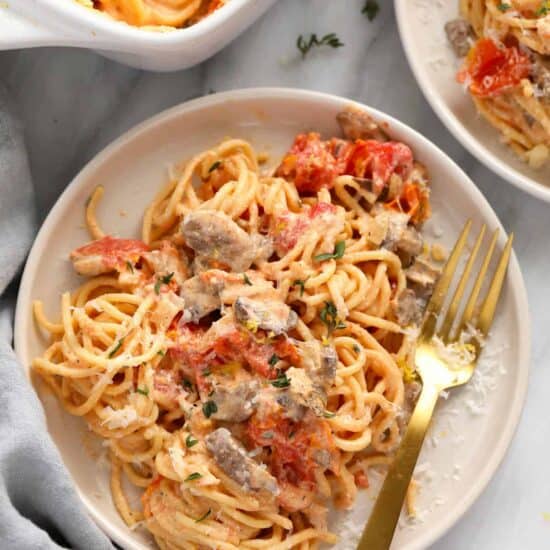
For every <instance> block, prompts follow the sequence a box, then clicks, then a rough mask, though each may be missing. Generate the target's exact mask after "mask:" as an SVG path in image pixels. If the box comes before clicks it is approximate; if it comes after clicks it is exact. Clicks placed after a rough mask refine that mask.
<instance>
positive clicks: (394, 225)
mask: <svg viewBox="0 0 550 550" xmlns="http://www.w3.org/2000/svg"><path fill="white" fill-rule="evenodd" d="M338 121H339V123H340V125H341V127H342V131H343V136H344V137H332V138H330V139H323V138H322V137H321V136H320V135H319V134H316V133H306V134H300V135H298V136H296V138H295V140H294V143H293V144H292V145H291V146H290V148H289V150H288V152H287V153H286V154H285V155H284V157H283V159H282V160H281V162H280V164H279V165H278V166H277V168H276V169H274V170H267V169H264V168H262V167H261V166H260V165H259V163H258V160H257V159H258V156H257V155H256V153H255V151H254V150H253V148H252V146H251V145H250V144H249V143H248V142H246V141H243V140H239V139H230V140H226V141H224V142H222V143H221V144H220V145H218V146H217V147H214V148H212V149H209V150H207V151H203V152H201V153H199V154H197V155H196V156H194V157H193V158H192V159H191V160H189V161H188V162H186V163H184V164H182V165H181V166H180V167H179V168H177V169H175V170H174V171H173V173H172V174H171V177H170V178H169V181H168V182H167V183H166V184H165V185H164V186H163V187H162V188H161V189H160V190H159V192H158V194H157V195H156V197H155V198H154V200H153V201H152V203H151V204H150V206H149V207H148V208H147V210H146V211H145V214H144V218H143V227H142V235H141V239H139V240H138V239H123V238H115V237H112V236H110V235H107V234H105V232H104V230H103V229H102V228H101V224H100V223H99V222H98V220H97V219H96V215H95V208H96V205H97V202H98V200H99V199H100V198H101V195H102V194H103V189H102V188H98V189H96V191H95V192H94V194H93V195H92V197H91V199H90V201H89V202H88V204H87V206H86V219H87V226H88V228H89V230H90V233H91V236H92V238H93V240H92V241H91V242H90V243H88V244H85V245H83V246H81V247H80V248H77V249H76V250H74V251H73V252H72V253H71V255H70V258H71V261H72V263H73V266H74V268H75V270H76V271H77V272H78V273H79V274H80V275H82V276H83V277H85V282H83V284H82V285H81V286H80V287H79V288H77V289H76V290H75V291H73V292H69V291H67V292H65V293H64V294H63V296H62V298H61V319H60V321H59V322H52V321H50V320H48V318H47V317H46V316H45V314H44V312H43V307H42V304H41V302H35V305H34V308H35V316H36V319H37V322H38V325H39V327H40V328H41V329H43V331H44V332H45V333H47V334H49V335H50V337H51V342H50V344H49V345H48V347H47V349H46V350H45V352H44V353H43V355H41V356H40V357H37V358H36V359H35V360H34V362H33V368H34V369H35V371H36V372H37V373H38V374H39V375H40V377H41V378H42V379H43V380H44V381H45V382H46V383H47V385H48V386H49V387H50V388H51V389H52V390H53V392H54V393H55V394H56V396H57V398H58V399H59V401H60V402H61V403H62V404H63V407H64V408H65V409H66V410H67V411H68V412H69V413H70V414H72V415H76V416H81V417H83V418H84V419H85V421H86V422H87V424H88V426H89V427H90V429H91V430H92V431H93V432H94V433H95V434H97V435H98V436H99V437H101V438H103V439H104V440H105V442H104V444H105V445H106V446H107V447H108V452H109V456H110V462H111V490H112V496H113V501H114V503H115V505H116V507H117V509H118V511H119V513H120V515H121V516H122V518H123V519H124V521H125V522H126V523H127V524H128V526H135V525H136V524H138V523H140V522H141V523H142V524H143V525H144V526H145V527H146V528H147V529H148V531H149V532H150V533H151V534H152V535H153V537H154V538H155V540H156V542H157V543H158V546H159V547H160V548H165V549H168V548H170V549H174V548H182V549H183V548H185V549H188V548H189V549H191V548H196V549H198V548H216V549H227V550H229V549H236V548H250V549H254V548H270V550H273V549H279V550H281V549H289V548H301V549H309V548H317V547H318V545H319V544H321V543H331V544H334V543H336V541H337V538H336V536H335V535H334V534H333V533H331V531H330V529H329V526H328V525H327V511H328V509H329V506H331V505H334V506H336V507H339V508H344V509H347V508H350V507H352V506H353V503H354V501H355V498H356V495H357V492H358V490H360V489H362V488H365V487H368V485H369V471H370V470H371V468H373V467H383V466H384V465H387V463H388V461H389V460H391V456H392V453H393V451H394V450H395V448H396V446H397V445H398V443H399V440H400V434H401V432H402V429H403V427H404V425H405V424H406V422H407V418H408V415H409V414H410V410H411V407H412V404H413V402H414V399H415V397H416V395H417V394H418V390H419V382H418V380H417V377H416V374H415V371H414V366H413V364H412V363H413V361H412V360H411V359H412V357H413V354H414V347H415V331H414V330H413V328H412V327H414V325H416V324H418V322H419V321H420V319H421V316H422V311H423V307H424V305H425V304H426V301H427V299H428V298H429V296H430V294H431V291H432V289H433V286H434V283H435V281H436V278H437V275H438V270H437V269H435V268H434V267H433V266H432V265H430V263H429V262H428V261H427V260H426V251H425V249H426V247H425V245H424V243H423V240H422V237H421V236H420V233H419V231H418V229H419V228H420V226H421V224H422V223H423V222H424V220H425V219H426V218H427V217H428V216H429V214H430V206H429V186H428V175H427V172H426V170H425V168H424V167H423V166H422V165H421V164H420V163H418V162H417V161H415V159H414V156H413V152H412V151H411V149H410V148H409V147H408V146H407V145H406V144H404V143H399V142H395V141H391V140H390V139H389V138H388V136H387V135H386V133H385V131H384V129H383V128H381V127H380V126H379V125H377V124H376V123H374V121H373V120H372V119H371V118H370V117H369V116H368V115H366V114H365V113H363V112H360V111H354V110H348V111H344V112H342V113H340V114H339V115H338ZM127 482H129V483H130V484H133V485H134V486H136V487H138V488H141V489H142V490H143V494H142V497H141V505H140V506H136V503H135V502H133V501H131V500H130V499H129V498H128V496H127V495H126V492H125V490H124V485H125V484H126V483H127Z"/></svg>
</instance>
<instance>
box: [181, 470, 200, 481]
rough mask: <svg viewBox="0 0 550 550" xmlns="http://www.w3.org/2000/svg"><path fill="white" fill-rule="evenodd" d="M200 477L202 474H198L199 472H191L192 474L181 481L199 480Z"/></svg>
mask: <svg viewBox="0 0 550 550" xmlns="http://www.w3.org/2000/svg"><path fill="white" fill-rule="evenodd" d="M201 477H202V474H199V472H193V473H192V474H189V475H188V476H187V477H186V478H185V479H184V480H183V481H195V479H200V478H201Z"/></svg>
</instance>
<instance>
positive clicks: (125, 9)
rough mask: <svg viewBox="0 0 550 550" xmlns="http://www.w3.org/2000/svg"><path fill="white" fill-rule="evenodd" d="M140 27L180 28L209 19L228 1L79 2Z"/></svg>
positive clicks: (85, 0)
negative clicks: (208, 17)
mask: <svg viewBox="0 0 550 550" xmlns="http://www.w3.org/2000/svg"><path fill="white" fill-rule="evenodd" d="M77 1H78V2H80V3H81V4H83V5H84V6H86V7H89V8H92V9H97V10H100V11H102V12H104V13H106V14H107V15H109V16H110V17H112V18H113V19H117V20H119V21H125V22H126V23H128V24H129V25H134V26H136V27H151V28H163V27H165V28H174V27H176V28H179V27H187V26H189V25H193V24H195V23H197V22H198V21H200V20H201V19H203V18H204V17H207V16H208V15H210V14H211V13H213V12H214V11H216V10H217V9H218V8H220V7H222V6H223V5H224V4H225V3H226V2H227V0H77Z"/></svg>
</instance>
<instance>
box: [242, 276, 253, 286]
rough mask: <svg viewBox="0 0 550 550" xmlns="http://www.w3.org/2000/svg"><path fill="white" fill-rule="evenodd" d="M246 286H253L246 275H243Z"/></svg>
mask: <svg viewBox="0 0 550 550" xmlns="http://www.w3.org/2000/svg"><path fill="white" fill-rule="evenodd" d="M243 279H244V284H246V285H249V286H252V281H251V280H250V279H249V278H248V275H247V274H246V273H243Z"/></svg>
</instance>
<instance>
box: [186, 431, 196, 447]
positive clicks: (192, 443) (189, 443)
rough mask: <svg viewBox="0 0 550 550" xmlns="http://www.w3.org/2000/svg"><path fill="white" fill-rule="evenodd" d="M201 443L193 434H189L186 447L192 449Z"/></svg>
mask: <svg viewBox="0 0 550 550" xmlns="http://www.w3.org/2000/svg"><path fill="white" fill-rule="evenodd" d="M198 442H199V440H198V439H195V438H194V437H193V436H192V435H191V434H189V435H188V436H187V437H186V438H185V446H186V447H187V448H188V449H190V448H191V447H194V446H195V445H196V444H197V443H198Z"/></svg>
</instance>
